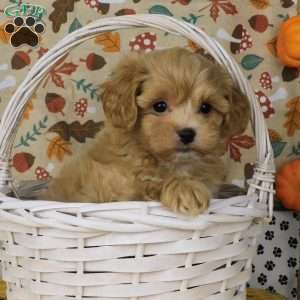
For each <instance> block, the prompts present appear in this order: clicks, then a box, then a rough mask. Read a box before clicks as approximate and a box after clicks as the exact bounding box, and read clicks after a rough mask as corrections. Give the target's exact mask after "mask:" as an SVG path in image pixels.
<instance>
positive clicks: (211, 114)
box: [46, 48, 249, 215]
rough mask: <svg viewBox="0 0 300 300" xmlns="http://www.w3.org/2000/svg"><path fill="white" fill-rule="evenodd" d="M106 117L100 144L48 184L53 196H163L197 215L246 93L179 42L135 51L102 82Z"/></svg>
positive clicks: (242, 115)
mask: <svg viewBox="0 0 300 300" xmlns="http://www.w3.org/2000/svg"><path fill="white" fill-rule="evenodd" d="M102 87H103V93H102V102H103V108H104V112H105V115H106V118H107V121H106V124H105V128H104V129H103V130H102V131H101V132H100V133H99V134H98V136H97V138H96V139H95V141H94V143H93V144H92V145H91V147H89V148H88V149H86V151H85V152H84V153H82V154H81V155H79V156H78V157H77V158H76V159H74V160H73V161H72V162H71V163H70V164H68V165H66V166H64V167H63V169H62V170H61V173H60V174H59V176H58V178H57V179H55V180H54V181H53V182H52V184H51V185H50V187H49V191H48V192H47V195H46V196H47V197H49V198H50V199H55V200H65V201H81V202H109V201H124V200H159V201H161V202H162V203H163V204H164V205H165V206H167V207H169V208H170V209H172V210H173V211H177V212H182V213H187V214H191V215H196V214H199V213H201V212H203V211H204V210H205V209H206V208H207V207H208V204H209V199H210V197H211V195H212V192H213V191H215V190H216V189H217V188H218V185H219V184H220V183H222V182H223V181H224V179H225V175H226V170H225V167H224V164H223V162H222V159H221V156H222V155H223V154H224V152H225V149H226V141H227V140H228V138H229V137H231V136H232V135H236V134H240V133H242V132H243V131H244V130H245V128H246V126H247V123H248V120H249V104H248V100H247V99H246V97H245V96H244V95H242V94H241V92H240V91H239V90H238V89H237V88H236V87H235V86H234V84H233V82H232V80H231V78H230V77H229V75H228V74H227V73H226V72H225V71H224V70H223V69H222V68H221V67H220V66H219V65H217V64H214V63H212V62H211V61H209V60H207V59H205V58H204V57H202V56H200V55H197V54H193V53H191V52H189V51H187V50H184V49H181V48H173V49H168V50H159V51H154V52H151V53H147V54H138V53H132V54H130V55H129V56H127V57H125V58H124V59H123V60H122V61H121V62H120V63H119V65H118V66H117V67H116V68H115V69H114V71H113V73H112V75H111V78H110V80H108V81H107V82H105V83H104V84H103V86H102Z"/></svg>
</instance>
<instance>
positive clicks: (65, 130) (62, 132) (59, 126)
mask: <svg viewBox="0 0 300 300" xmlns="http://www.w3.org/2000/svg"><path fill="white" fill-rule="evenodd" d="M48 132H55V133H57V134H58V135H59V136H60V137H61V138H62V139H63V140H65V141H69V140H70V138H71V136H70V130H69V125H68V124H67V123H66V122H65V121H60V122H58V123H56V124H54V125H53V126H51V127H50V128H49V129H48Z"/></svg>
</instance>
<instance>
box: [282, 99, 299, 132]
mask: <svg viewBox="0 0 300 300" xmlns="http://www.w3.org/2000/svg"><path fill="white" fill-rule="evenodd" d="M286 107H287V108H288V109H289V111H288V112H287V113H286V114H285V116H286V118H287V120H286V122H285V123H284V125H283V126H284V127H285V128H286V129H287V134H288V136H293V135H294V134H295V131H296V130H299V129H300V96H298V97H295V98H292V99H290V100H289V101H288V102H287V103H286Z"/></svg>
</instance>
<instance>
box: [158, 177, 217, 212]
mask: <svg viewBox="0 0 300 300" xmlns="http://www.w3.org/2000/svg"><path fill="white" fill-rule="evenodd" d="M210 197H211V193H210V191H209V190H208V188H207V187H206V186H205V185H204V184H203V183H202V182H200V181H199V180H197V179H193V178H189V177H181V178H176V177H175V178H171V179H170V180H168V181H167V182H166V183H165V184H164V186H163V189H162V193H161V202H162V203H163V204H164V205H165V206H167V207H169V208H170V209H172V210H173V211H175V212H180V213H184V214H188V215H193V216H195V215H198V214H200V213H203V212H204V211H205V210H206V209H207V208H208V205H209V199H210Z"/></svg>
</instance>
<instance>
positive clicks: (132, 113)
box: [101, 52, 147, 130]
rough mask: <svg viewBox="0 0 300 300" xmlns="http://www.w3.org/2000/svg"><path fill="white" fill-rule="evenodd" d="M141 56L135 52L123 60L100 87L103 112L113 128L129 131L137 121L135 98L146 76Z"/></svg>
mask: <svg viewBox="0 0 300 300" xmlns="http://www.w3.org/2000/svg"><path fill="white" fill-rule="evenodd" d="M142 56H143V54H138V53H136V52H135V53H131V54H130V55H129V56H127V57H125V58H123V59H122V61H121V62H120V63H119V64H118V65H117V67H116V68H115V69H114V71H113V73H112V75H111V78H110V79H109V80H108V81H106V82H105V83H103V84H102V85H101V88H102V94H101V99H102V103H103V110H104V113H105V116H106V118H107V121H108V122H110V123H111V125H112V126H113V127H117V128H123V129H127V130H130V129H132V128H133V127H134V125H135V123H136V121H137V117H138V107H137V104H136V96H137V95H138V94H139V92H140V89H141V84H142V82H143V80H145V76H146V74H147V69H146V66H145V63H144V61H143V59H142Z"/></svg>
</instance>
